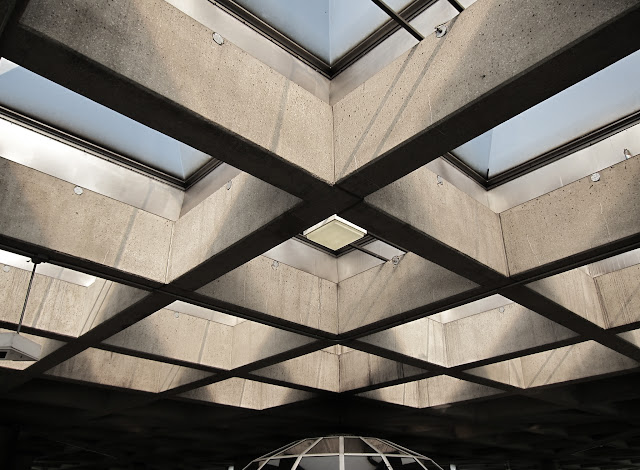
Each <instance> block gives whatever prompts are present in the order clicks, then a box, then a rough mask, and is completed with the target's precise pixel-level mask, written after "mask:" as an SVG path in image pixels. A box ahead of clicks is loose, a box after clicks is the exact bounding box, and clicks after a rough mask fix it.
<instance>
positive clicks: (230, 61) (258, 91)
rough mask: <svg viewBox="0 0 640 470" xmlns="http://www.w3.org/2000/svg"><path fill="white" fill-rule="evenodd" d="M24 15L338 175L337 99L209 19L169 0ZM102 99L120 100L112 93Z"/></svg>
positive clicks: (231, 125) (103, 1)
mask: <svg viewBox="0 0 640 470" xmlns="http://www.w3.org/2000/svg"><path fill="white" fill-rule="evenodd" d="M21 22H22V23H23V24H24V25H26V26H27V27H29V28H33V29H34V30H35V31H37V32H38V33H40V34H42V35H44V36H46V37H48V38H50V39H52V40H54V41H58V42H59V43H61V44H63V45H64V46H66V47H68V48H70V49H72V50H73V51H77V53H79V54H81V55H84V56H86V57H87V58H88V59H90V60H92V61H95V62H97V63H99V64H100V65H102V66H104V67H106V68H107V69H110V70H112V71H113V72H114V73H115V74H118V75H120V76H121V77H123V78H124V79H126V80H128V81H131V82H133V83H136V84H139V86H140V87H143V88H146V89H148V90H150V91H151V92H153V93H154V94H157V95H159V96H160V97H162V98H163V99H165V100H167V101H170V102H173V103H175V104H176V105H178V106H180V107H183V108H185V109H188V110H190V111H191V112H192V113H195V114H197V115H200V116H201V117H202V118H203V119H204V120H207V121H209V122H210V123H215V124H217V125H219V126H221V127H223V128H226V129H228V130H230V131H231V132H233V133H235V134H237V135H238V136H240V137H241V138H242V139H246V140H249V141H251V142H254V143H256V144H258V145H260V146H261V147H263V148H265V149H268V150H270V151H272V152H274V153H275V154H277V155H278V156H279V157H281V158H283V159H286V160H288V161H290V162H292V163H293V164H294V165H297V166H299V167H302V168H304V169H305V170H307V171H308V172H310V173H312V174H314V175H316V176H317V177H319V178H321V179H323V180H325V181H327V182H331V181H332V180H333V159H332V158H331V156H332V119H331V107H330V106H329V105H328V104H327V103H325V102H323V101H321V100H320V99H318V98H316V97H315V96H313V95H312V94H311V93H309V92H307V91H306V90H304V89H303V88H301V87H300V86H298V85H296V84H295V83H293V82H291V81H290V80H287V79H286V78H284V77H283V76H282V75H279V74H278V73H276V72H274V71H273V70H272V69H270V68H269V67H268V66H266V65H264V64H262V63H261V62H259V61H258V60H257V59H255V58H253V57H251V56H250V55H249V54H247V53H246V52H244V51H242V50H241V49H239V48H238V47H236V46H235V45H233V44H232V43H230V42H229V41H225V43H224V45H222V46H218V45H216V44H215V43H214V42H213V40H212V38H211V35H212V33H213V32H212V31H211V30H210V29H208V28H206V27H204V26H203V25H202V24H200V23H198V22H196V21H194V20H193V19H192V18H190V17H189V16H187V15H185V14H184V13H182V12H181V11H179V10H178V9H176V8H174V7H173V6H171V5H170V4H168V3H167V2H164V1H162V0H141V1H136V2H134V3H131V2H130V1H127V0H117V1H112V0H100V1H94V0H71V1H50V0H44V1H40V0H36V1H34V2H30V4H29V7H28V9H27V11H26V13H25V15H24V17H23V18H22V21H21ZM85 88H88V87H87V86H86V85H85ZM94 99H95V98H94ZM103 99H104V100H107V101H111V103H108V104H109V105H111V107H113V108H114V109H118V107H117V106H113V103H112V102H113V101H114V98H113V97H103ZM105 104H107V103H105ZM120 105H121V106H126V104H125V103H120ZM140 112H142V111H140ZM150 119H153V117H151V118H150ZM176 125H177V124H174V123H170V124H167V125H166V126H167V127H168V128H171V127H172V126H176ZM221 150H227V149H226V148H225V149H223V148H221ZM215 156H216V157H218V158H220V159H222V160H224V161H228V163H231V164H233V165H234V166H237V167H238V168H241V169H242V167H241V166H239V165H238V164H237V163H238V162H237V161H234V160H238V158H242V157H243V156H241V155H236V156H235V157H234V156H233V155H232V154H231V153H229V154H222V155H215Z"/></svg>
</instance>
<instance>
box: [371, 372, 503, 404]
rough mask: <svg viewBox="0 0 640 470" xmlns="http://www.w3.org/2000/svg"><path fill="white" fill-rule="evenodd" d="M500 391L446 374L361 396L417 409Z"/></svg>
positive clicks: (480, 396)
mask: <svg viewBox="0 0 640 470" xmlns="http://www.w3.org/2000/svg"><path fill="white" fill-rule="evenodd" d="M497 393H500V391H499V390H496V389H494V388H491V387H486V386H484V385H478V384H475V383H471V382H466V381H464V380H460V379H456V378H454V377H449V376H446V375H439V376H437V377H430V378H428V379H422V380H418V381H416V382H410V383H406V384H401V385H393V386H391V387H387V388H382V389H378V390H372V391H369V392H364V393H360V394H359V395H360V396H364V397H367V398H372V399H374V400H381V401H386V402H389V403H395V404H397V405H404V406H410V407H413V408H428V407H432V406H440V405H446V404H449V403H456V402H460V401H468V400H474V399H478V398H483V397H487V396H491V395H495V394H497Z"/></svg>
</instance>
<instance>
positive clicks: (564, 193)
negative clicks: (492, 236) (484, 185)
mask: <svg viewBox="0 0 640 470" xmlns="http://www.w3.org/2000/svg"><path fill="white" fill-rule="evenodd" d="M500 218H501V220H502V228H503V231H504V240H505V247H506V252H507V260H508V262H509V272H510V273H511V275H514V274H518V273H521V272H523V271H527V270H529V269H533V268H535V267H538V266H543V265H545V264H548V263H551V262H553V261H556V260H559V259H563V258H566V257H568V256H571V255H574V254H577V253H580V252H582V251H585V250H589V249H592V248H596V247H599V246H601V245H605V244H607V243H610V242H614V241H616V240H620V239H622V238H624V237H628V236H632V235H637V234H638V232H640V159H638V158H632V159H629V160H626V161H624V162H621V163H618V164H617V165H614V166H612V167H610V168H607V169H605V170H603V171H601V172H600V180H599V181H597V182H593V181H591V177H586V178H582V179H581V180H578V181H576V182H575V183H571V184H569V185H567V186H564V187H563V188H560V189H557V190H555V191H552V192H550V193H548V194H546V195H544V196H541V197H539V198H536V199H534V200H532V201H529V202H525V203H524V204H520V205H519V206H516V207H514V208H512V209H509V210H508V211H505V212H503V213H501V214H500Z"/></svg>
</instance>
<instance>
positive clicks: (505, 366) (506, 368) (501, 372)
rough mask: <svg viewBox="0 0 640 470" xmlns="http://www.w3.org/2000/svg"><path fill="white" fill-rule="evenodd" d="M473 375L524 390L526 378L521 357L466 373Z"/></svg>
mask: <svg viewBox="0 0 640 470" xmlns="http://www.w3.org/2000/svg"><path fill="white" fill-rule="evenodd" d="M465 372H467V373H469V374H471V375H475V376H477V377H482V378H485V379H489V380H494V381H496V382H502V383H503V384H507V385H512V386H514V387H519V388H523V387H524V378H523V376H522V362H521V360H520V358H519V357H517V358H515V359H510V360H508V361H502V362H497V363H495V364H488V365H486V366H482V367H476V368H475V369H469V370H467V371H465Z"/></svg>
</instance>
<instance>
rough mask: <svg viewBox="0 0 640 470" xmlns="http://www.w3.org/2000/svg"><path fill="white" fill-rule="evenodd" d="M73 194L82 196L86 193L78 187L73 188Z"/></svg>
mask: <svg viewBox="0 0 640 470" xmlns="http://www.w3.org/2000/svg"><path fill="white" fill-rule="evenodd" d="M73 192H74V193H76V194H77V195H78V196H80V195H81V194H82V193H83V192H84V190H83V189H82V188H81V187H80V186H76V187H75V188H73Z"/></svg>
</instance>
